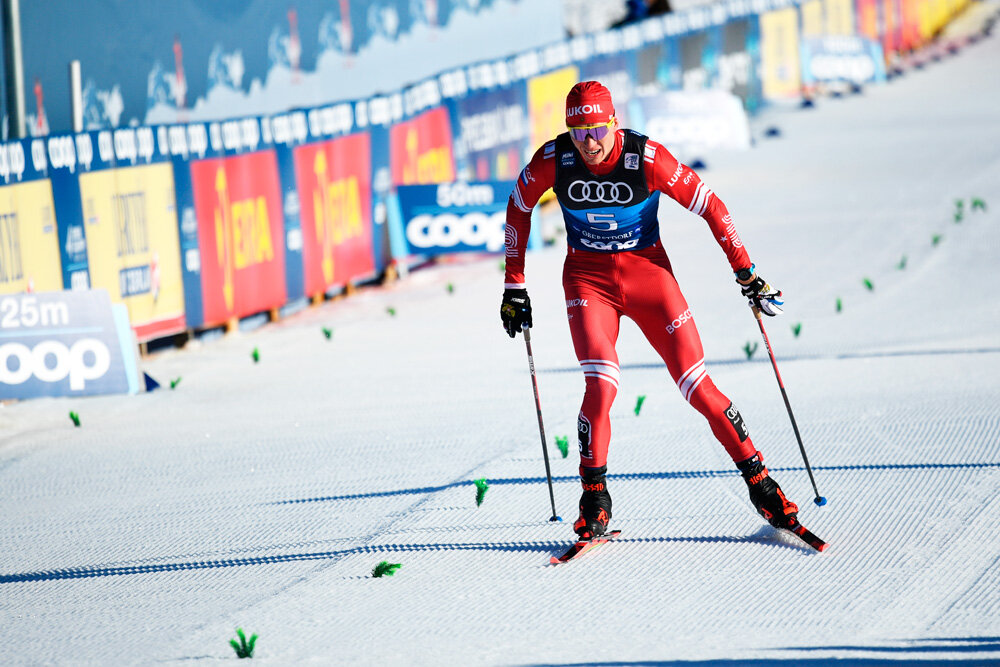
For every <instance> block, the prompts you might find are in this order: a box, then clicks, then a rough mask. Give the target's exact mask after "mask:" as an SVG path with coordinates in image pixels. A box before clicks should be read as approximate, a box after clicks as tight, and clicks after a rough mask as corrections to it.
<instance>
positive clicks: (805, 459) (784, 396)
mask: <svg viewBox="0 0 1000 667" xmlns="http://www.w3.org/2000/svg"><path fill="white" fill-rule="evenodd" d="M751 310H753V316H754V317H755V318H756V319H757V326H758V327H759V328H760V335H761V336H762V337H763V338H764V347H765V348H767V354H768V356H769V357H771V367H772V368H773V369H774V377H775V379H777V380H778V389H780V390H781V398H782V399H784V401H785V409H786V410H787V411H788V418H789V419H790V420H791V422H792V431H794V432H795V440H796V441H797V442H798V443H799V451H800V452H802V461H803V463H805V464H806V472H807V473H809V481H810V482H812V487H813V491H815V492H816V497H815V498H814V499H813V502H815V503H816V504H817V505H825V504H826V498H824V497H823V496H821V495H819V489H818V488H816V478H815V477H813V471H812V466H810V465H809V457H808V456H806V448H805V446H804V445H803V444H802V436H801V435H799V426H798V424H796V423H795V415H793V414H792V405H791V404H790V403H789V402H788V393H787V392H786V391H785V383H784V382H782V381H781V373H780V372H778V362H777V361H775V359H774V351H773V350H772V349H771V341H770V339H768V337H767V332H766V331H764V322H763V321H762V320H761V317H760V309H759V308H756V307H754V306H751Z"/></svg>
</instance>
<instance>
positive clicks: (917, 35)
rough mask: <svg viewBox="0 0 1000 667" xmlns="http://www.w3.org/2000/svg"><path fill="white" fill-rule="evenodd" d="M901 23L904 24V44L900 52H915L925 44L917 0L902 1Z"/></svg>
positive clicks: (901, 45) (900, 10)
mask: <svg viewBox="0 0 1000 667" xmlns="http://www.w3.org/2000/svg"><path fill="white" fill-rule="evenodd" d="M899 13H900V21H901V22H902V24H903V25H902V43H901V44H900V50H902V51H913V50H915V49H918V48H920V46H921V45H923V43H924V37H923V34H922V33H921V31H920V7H919V3H918V2H917V0H900V8H899Z"/></svg>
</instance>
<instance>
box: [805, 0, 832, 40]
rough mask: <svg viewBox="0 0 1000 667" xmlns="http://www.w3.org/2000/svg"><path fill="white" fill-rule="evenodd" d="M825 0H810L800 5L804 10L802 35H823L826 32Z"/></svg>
mask: <svg viewBox="0 0 1000 667" xmlns="http://www.w3.org/2000/svg"><path fill="white" fill-rule="evenodd" d="M823 9H824V7H823V0H808V1H807V2H803V3H802V4H801V5H799V10H800V11H801V12H802V36H803V37H821V36H823V35H825V34H826V20H825V18H824V16H823Z"/></svg>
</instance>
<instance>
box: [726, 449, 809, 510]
mask: <svg viewBox="0 0 1000 667" xmlns="http://www.w3.org/2000/svg"><path fill="white" fill-rule="evenodd" d="M736 467H737V468H739V469H740V473H742V475H743V481H745V482H746V483H747V488H748V489H749V490H750V502H751V503H753V506H754V507H756V508H757V513H758V514H760V515H761V516H762V517H764V518H765V519H767V521H768V523H770V524H771V525H772V526H774V527H775V528H789V527H791V526H794V525H795V523H796V521H797V518H796V517H797V516H798V513H799V508H798V507H797V506H796V505H795V503H793V502H792V501H791V500H789V499H788V498H786V497H785V494H784V493H782V492H781V487H780V486H778V483H777V482H775V481H774V479H772V478H771V475H770V473H769V472H768V471H767V468H765V467H764V457H763V455H762V454H761V453H760V452H757V453H756V454H754V455H753V456H751V457H750V458H748V459H747V460H746V461H740V462H739V463H737V464H736Z"/></svg>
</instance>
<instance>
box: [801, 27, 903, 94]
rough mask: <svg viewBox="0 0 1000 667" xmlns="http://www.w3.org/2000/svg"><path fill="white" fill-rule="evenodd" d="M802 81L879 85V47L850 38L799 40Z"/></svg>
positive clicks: (881, 66)
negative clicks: (800, 43)
mask: <svg viewBox="0 0 1000 667" xmlns="http://www.w3.org/2000/svg"><path fill="white" fill-rule="evenodd" d="M801 49H802V81H803V82H804V83H806V84H812V83H818V82H822V83H829V82H834V81H843V82H848V83H856V84H862V83H876V82H877V83H882V82H884V81H885V58H883V56H882V45H881V44H879V43H878V42H876V41H875V40H872V39H867V38H865V37H858V36H854V35H836V36H825V37H806V38H804V39H803V40H802V47H801Z"/></svg>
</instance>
